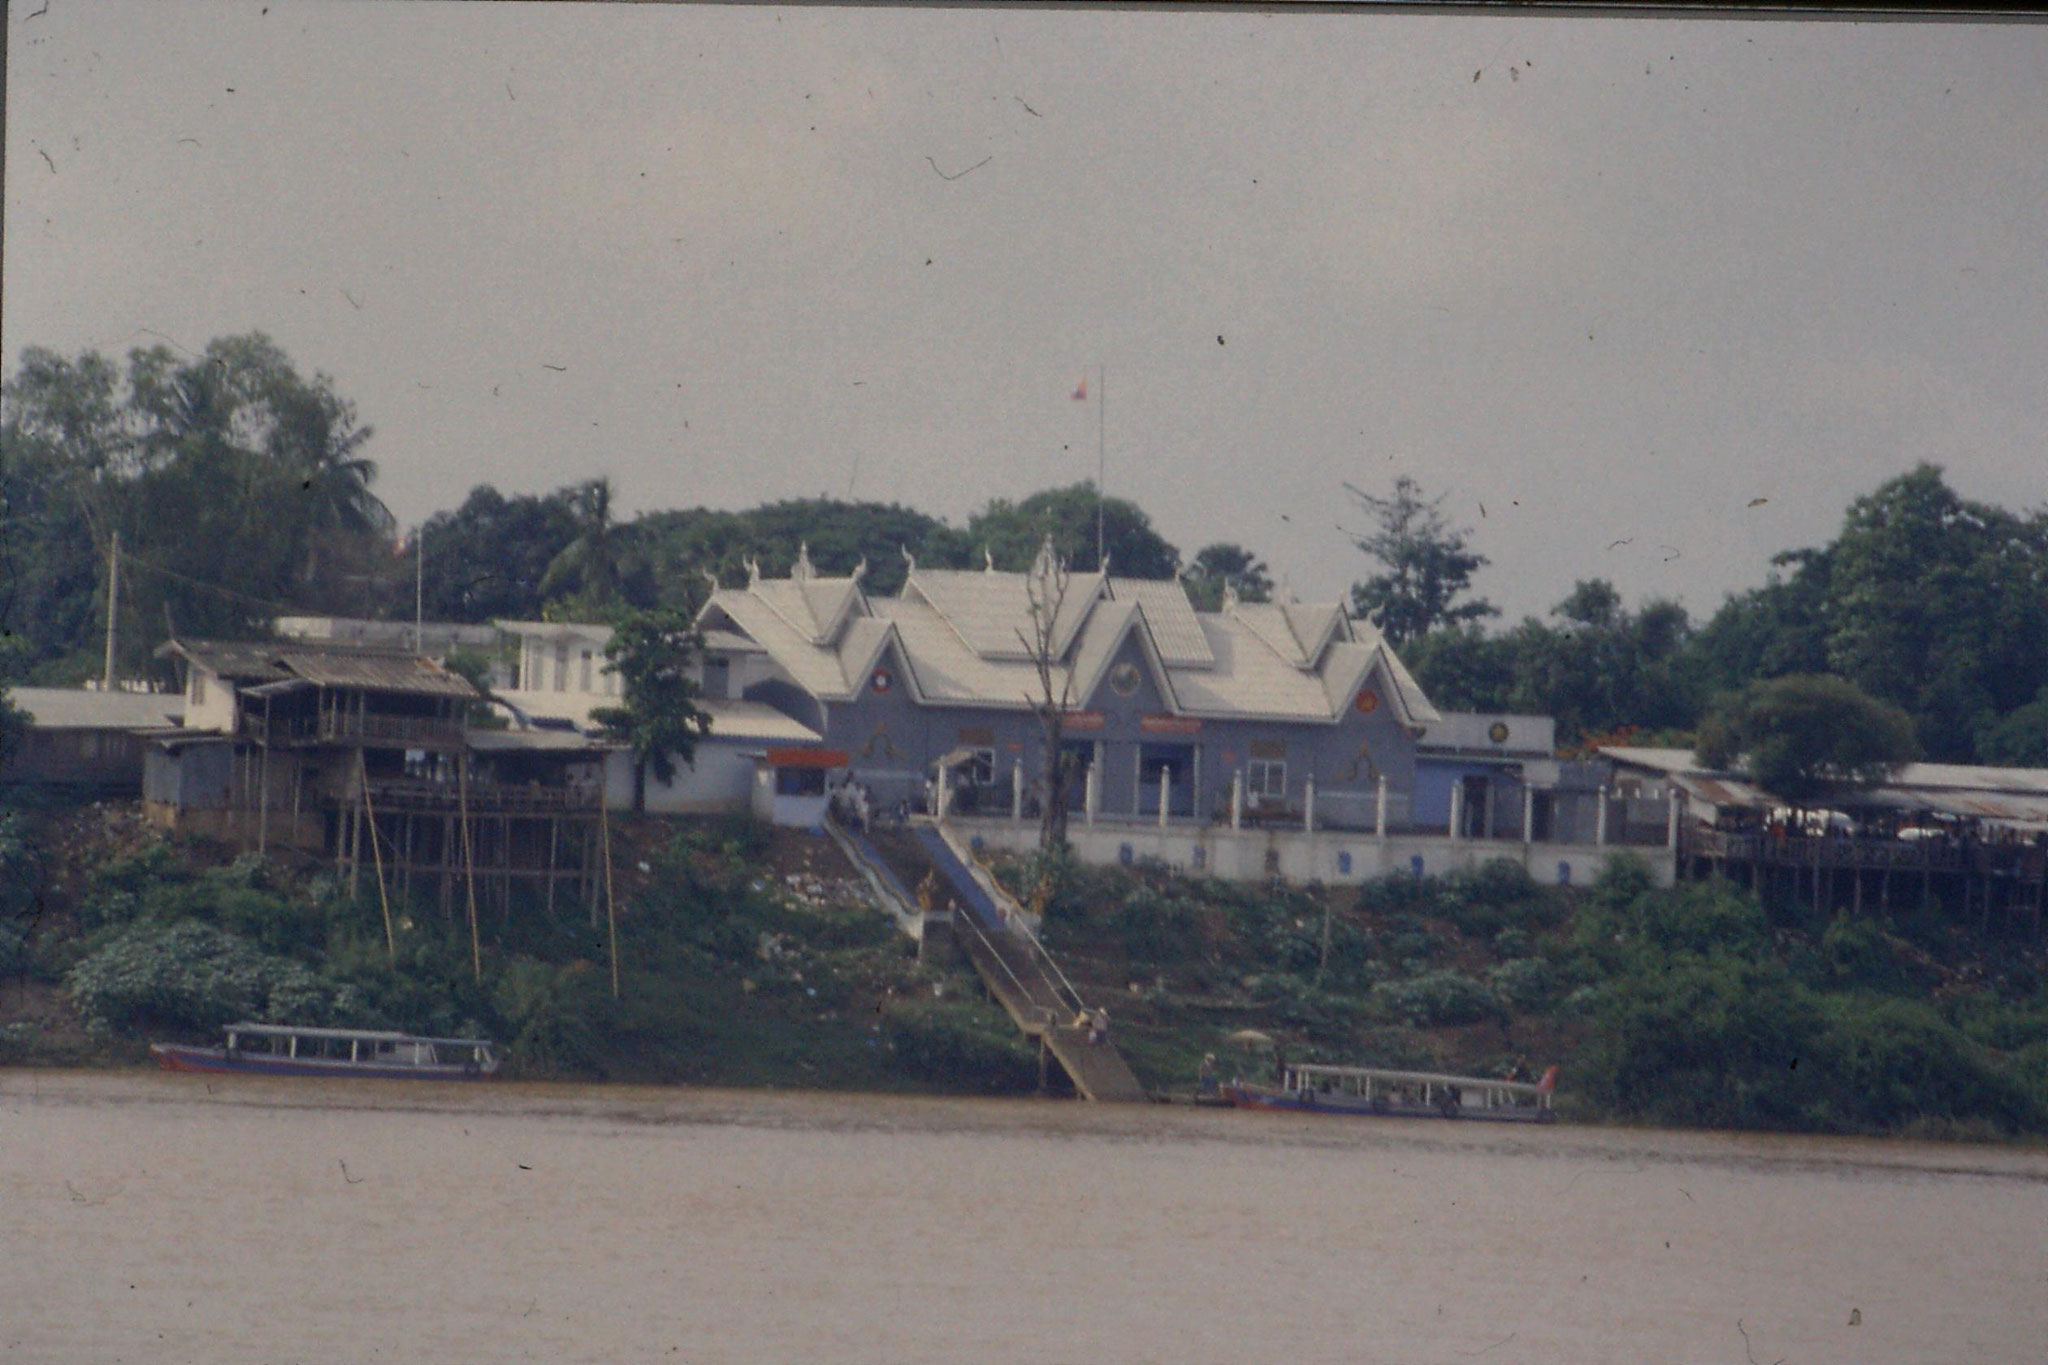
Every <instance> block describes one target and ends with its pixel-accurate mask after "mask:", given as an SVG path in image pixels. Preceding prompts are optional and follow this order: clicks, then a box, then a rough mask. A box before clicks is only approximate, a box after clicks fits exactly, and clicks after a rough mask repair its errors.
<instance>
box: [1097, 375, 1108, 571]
mask: <svg viewBox="0 0 2048 1365" xmlns="http://www.w3.org/2000/svg"><path fill="white" fill-rule="evenodd" d="M1108 463H1109V365H1108V364H1107V363H1106V362H1105V363H1103V364H1099V365H1097V366H1096V373H1095V572H1097V573H1101V572H1102V571H1103V535H1102V507H1103V501H1102V500H1103V499H1104V498H1106V497H1108V496H1109V492H1108V487H1107V485H1106V484H1105V482H1104V480H1105V478H1106V477H1107V476H1106V473H1105V471H1106V469H1107V466H1108Z"/></svg>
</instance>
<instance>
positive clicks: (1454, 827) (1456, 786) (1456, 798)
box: [1451, 777, 1465, 839]
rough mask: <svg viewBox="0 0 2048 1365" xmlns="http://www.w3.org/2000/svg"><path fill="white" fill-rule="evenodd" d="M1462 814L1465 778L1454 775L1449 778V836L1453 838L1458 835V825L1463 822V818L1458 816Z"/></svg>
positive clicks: (1463, 809)
mask: <svg viewBox="0 0 2048 1365" xmlns="http://www.w3.org/2000/svg"><path fill="white" fill-rule="evenodd" d="M1464 814H1465V779H1464V778H1462V777H1454V778H1452V779H1451V838H1453V839H1456V838H1457V837H1458V826H1460V825H1462V824H1463V823H1464V820H1463V819H1462V818H1460V817H1462V816H1463V815H1464Z"/></svg>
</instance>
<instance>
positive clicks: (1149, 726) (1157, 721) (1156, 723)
mask: <svg viewBox="0 0 2048 1365" xmlns="http://www.w3.org/2000/svg"><path fill="white" fill-rule="evenodd" d="M1138 728H1139V729H1140V730H1143V731H1144V732H1145V733H1146V734H1148V735H1199V734H1200V733H1202V722H1201V720H1200V719H1199V718H1197V717H1195V716H1140V717H1138Z"/></svg>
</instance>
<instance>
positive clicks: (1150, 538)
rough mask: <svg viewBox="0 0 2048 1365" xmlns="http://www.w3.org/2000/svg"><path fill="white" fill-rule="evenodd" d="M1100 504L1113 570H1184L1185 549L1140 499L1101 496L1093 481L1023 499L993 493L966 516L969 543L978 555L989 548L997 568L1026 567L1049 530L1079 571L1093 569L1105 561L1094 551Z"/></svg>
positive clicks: (1166, 574)
mask: <svg viewBox="0 0 2048 1365" xmlns="http://www.w3.org/2000/svg"><path fill="white" fill-rule="evenodd" d="M1098 510H1099V511H1100V513H1101V519H1102V543H1103V547H1104V550H1105V551H1106V553H1107V554H1108V556H1109V569H1110V572H1111V573H1113V574H1116V575H1117V576H1118V577H1120V578H1172V577H1173V576H1174V575H1175V574H1176V573H1177V572H1178V571H1179V569H1180V551H1179V550H1178V549H1176V548H1174V546H1173V545H1172V544H1170V543H1169V542H1168V541H1167V540H1166V539H1165V537H1163V536H1161V535H1160V534H1159V533H1158V532H1157V531H1155V530H1153V529H1152V518H1151V517H1149V516H1147V515H1146V514H1145V512H1144V510H1143V509H1141V508H1140V507H1139V506H1138V505H1137V504H1136V503H1133V502H1126V501H1125V500H1124V499H1122V498H1104V497H1101V496H1100V495H1098V494H1097V492H1096V490H1095V485H1094V484H1092V483H1076V484H1069V485H1068V486H1067V487H1065V488H1048V489H1045V490H1044V491H1042V492H1038V493H1033V494H1032V495H1031V496H1030V497H1028V498H1026V499H1024V500H1023V501H1022V502H1015V503H1013V502H1010V501H1008V500H1006V499H1003V498H996V499H993V500H991V501H990V502H989V503H988V505H987V506H985V507H983V508H982V509H981V510H980V511H979V512H976V513H975V514H974V515H973V516H971V517H969V518H968V519H967V543H968V545H969V546H970V547H971V548H970V553H971V554H972V555H973V556H975V557H976V558H979V556H980V554H981V552H982V551H983V550H984V549H985V550H987V551H988V553H989V555H990V557H991V558H993V559H994V561H995V565H996V567H997V568H999V569H1009V570H1012V571H1022V570H1024V569H1028V568H1030V567H1031V565H1032V563H1033V561H1035V560H1036V559H1037V558H1038V552H1039V548H1040V547H1041V546H1042V545H1044V543H1045V538H1046V536H1048V535H1050V536H1051V537H1052V543H1053V551H1054V553H1055V554H1057V555H1058V556H1059V557H1060V558H1061V559H1062V560H1063V561H1065V562H1066V564H1067V565H1068V566H1069V567H1071V568H1072V570H1073V571H1074V572H1075V573H1093V572H1095V571H1096V569H1097V568H1098V567H1099V564H1100V561H1099V560H1098V559H1097V558H1096V555H1095V531H1096V515H1097V512H1098Z"/></svg>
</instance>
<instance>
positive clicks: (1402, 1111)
mask: <svg viewBox="0 0 2048 1365" xmlns="http://www.w3.org/2000/svg"><path fill="white" fill-rule="evenodd" d="M1556 1089H1557V1068H1556V1067H1554V1066H1553V1067H1551V1068H1550V1069H1549V1070H1548V1071H1546V1072H1544V1073H1543V1079H1541V1080H1539V1081H1510V1080H1496V1079H1493V1078H1491V1077H1486V1076H1452V1075H1446V1074H1444V1073H1441V1072H1434V1071H1394V1070H1389V1069H1386V1068H1382V1067H1369V1066H1324V1065H1320V1064H1316V1063H1302V1064H1300V1065H1296V1066H1289V1067H1285V1068H1283V1069H1282V1071H1281V1077H1280V1084H1279V1085H1277V1086H1270V1085H1255V1084H1252V1083H1250V1082H1247V1081H1231V1082H1230V1083H1229V1084H1227V1085H1225V1086H1223V1087H1222V1091H1223V1095H1224V1097H1225V1098H1226V1099H1228V1100H1229V1101H1230V1102H1231V1103H1232V1104H1233V1105H1236V1106H1237V1107H1238V1108H1240V1109H1286V1110H1293V1111H1296V1112H1299V1113H1312V1114H1350V1115H1375V1114H1385V1115H1391V1116H1407V1117H1413V1118H1447V1119H1487V1120H1492V1121H1495V1122H1507V1123H1549V1122H1551V1121H1552V1120H1553V1119H1555V1118H1556V1117H1557V1115H1556V1113H1555V1112H1554V1111H1553V1110H1552V1109H1551V1107H1550V1099H1551V1095H1552V1093H1553V1092H1554V1091H1555V1090H1556Z"/></svg>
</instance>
